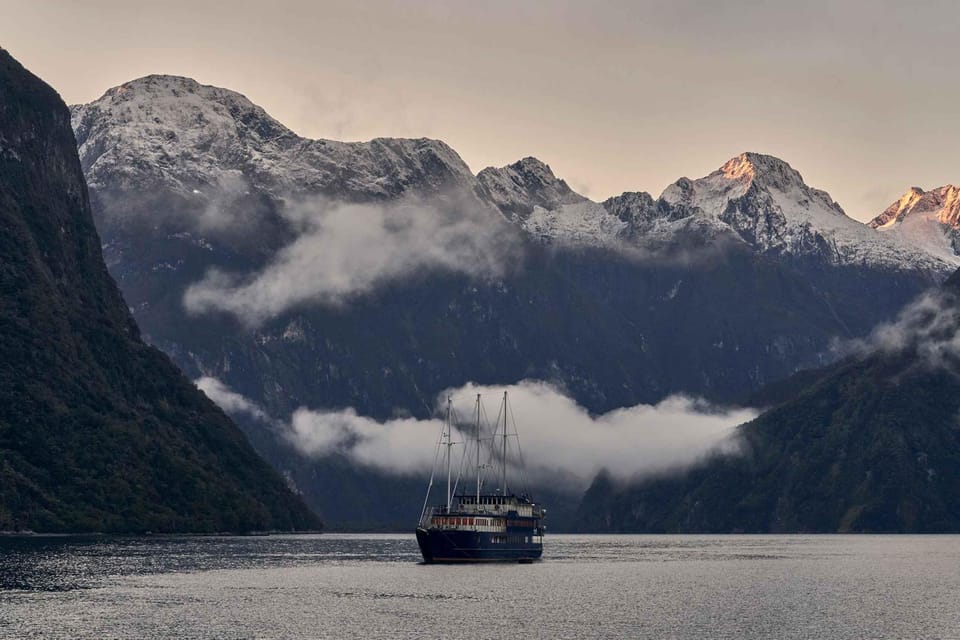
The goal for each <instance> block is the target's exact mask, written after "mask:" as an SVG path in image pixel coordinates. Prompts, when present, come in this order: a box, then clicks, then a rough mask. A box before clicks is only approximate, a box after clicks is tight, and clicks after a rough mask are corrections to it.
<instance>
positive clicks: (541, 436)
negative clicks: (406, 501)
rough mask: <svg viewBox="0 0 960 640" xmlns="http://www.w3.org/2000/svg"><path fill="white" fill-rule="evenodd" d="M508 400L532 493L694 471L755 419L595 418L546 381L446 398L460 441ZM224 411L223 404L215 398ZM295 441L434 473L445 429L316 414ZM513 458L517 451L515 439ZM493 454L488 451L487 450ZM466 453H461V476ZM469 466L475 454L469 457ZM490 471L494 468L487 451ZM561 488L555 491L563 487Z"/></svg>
mask: <svg viewBox="0 0 960 640" xmlns="http://www.w3.org/2000/svg"><path fill="white" fill-rule="evenodd" d="M204 384H205V385H206V386H207V387H208V388H213V389H215V395H216V396H217V397H222V398H225V400H226V403H227V404H225V405H224V404H221V406H223V407H224V409H225V410H227V411H231V410H232V409H231V408H230V407H235V408H236V409H233V410H238V411H243V412H245V413H247V414H249V415H253V416H254V417H257V418H258V419H261V420H269V418H268V417H266V416H265V414H263V412H262V411H261V410H259V409H258V408H256V406H255V405H253V406H254V409H253V410H251V409H250V405H251V404H252V403H249V401H246V404H244V403H241V402H238V401H237V400H236V398H234V397H233V396H234V395H236V394H233V395H230V394H224V393H222V389H221V388H219V387H216V386H214V385H211V384H210V383H209V382H207V383H204ZM504 390H506V391H507V392H508V394H509V397H510V407H511V413H512V416H511V420H510V421H509V423H508V424H509V425H510V429H509V432H512V431H513V418H514V417H515V419H516V426H517V429H518V431H519V434H520V444H521V447H522V451H523V456H524V459H525V462H526V475H527V478H526V480H527V481H528V482H529V483H530V484H531V485H534V486H544V485H551V486H557V485H563V486H564V487H566V488H576V489H583V488H585V487H586V485H587V484H588V483H589V482H590V480H591V479H592V478H593V476H594V475H595V474H596V473H597V472H598V471H599V470H600V469H607V470H608V471H610V473H611V474H613V475H614V476H615V477H619V478H623V479H629V478H632V477H635V476H642V475H649V474H652V473H657V472H663V471H667V470H671V469H676V468H682V467H685V466H688V465H690V464H693V463H694V462H696V461H697V460H699V459H701V458H702V457H703V456H704V455H706V454H707V453H710V452H715V451H721V452H726V453H734V452H736V451H737V450H738V441H737V439H736V437H735V433H734V430H735V427H736V426H737V425H739V424H741V423H743V422H746V421H748V420H751V419H753V418H754V417H756V415H757V412H756V411H755V410H754V409H746V408H738V409H723V410H720V409H716V408H714V407H711V406H709V405H708V404H706V403H705V402H703V401H700V400H696V399H693V398H689V397H685V396H671V397H669V398H667V399H665V400H663V401H662V402H659V403H657V404H655V405H637V406H634V407H629V408H624V409H617V410H614V411H610V412H608V413H605V414H602V415H599V416H593V415H590V413H589V412H588V411H586V410H585V409H584V408H583V407H581V406H579V405H578V404H577V403H576V402H575V401H574V400H573V399H571V398H570V397H568V396H566V395H565V394H564V393H563V392H562V391H561V390H560V389H558V388H557V387H555V386H553V385H551V384H548V383H545V382H540V381H523V382H520V383H518V384H515V385H508V386H506V387H502V386H498V387H493V386H478V385H474V384H468V385H466V386H464V387H461V388H459V389H452V390H450V391H448V392H445V393H443V394H441V397H440V399H439V401H438V403H439V402H445V400H444V399H445V398H447V397H448V396H449V397H451V398H452V400H453V402H454V408H455V413H456V414H457V416H458V417H459V418H460V424H461V425H462V426H461V427H460V428H458V429H456V430H455V431H454V440H455V441H457V442H460V443H465V442H467V443H469V442H470V441H471V440H472V439H473V432H472V429H473V424H474V420H475V418H474V417H473V416H475V409H474V402H475V398H476V395H477V394H478V393H479V394H481V396H482V397H483V402H484V406H485V413H486V414H487V415H486V419H485V420H484V421H482V422H481V424H482V429H483V431H482V434H483V436H484V437H487V438H489V436H490V433H491V432H492V429H493V427H492V423H493V422H494V421H495V420H496V414H497V411H498V406H499V403H500V399H501V398H502V395H503V391H504ZM211 397H212V398H213V399H214V400H215V401H217V402H220V401H219V400H218V399H217V397H213V396H211ZM285 425H286V432H287V434H288V437H289V439H290V441H291V442H292V443H293V444H294V445H295V446H296V447H297V448H298V449H299V450H300V451H302V452H303V453H304V454H305V455H310V456H316V457H320V456H324V455H328V454H332V453H340V454H343V455H346V456H348V457H349V458H351V459H352V460H354V461H355V462H356V463H357V464H362V465H366V466H371V467H376V468H379V469H382V470H385V471H388V472H393V473H428V472H429V470H430V468H431V465H432V464H433V462H434V460H435V451H436V447H435V445H436V442H437V439H438V436H439V433H440V430H441V428H442V421H441V420H439V419H428V420H419V419H415V418H400V419H393V420H386V421H383V422H380V421H377V420H373V419H371V418H368V417H364V416H360V415H358V414H357V413H356V411H354V410H353V409H345V410H338V411H315V410H310V409H306V408H300V409H298V410H297V411H295V412H294V413H293V415H292V416H291V418H290V421H289V423H285ZM510 442H511V447H510V452H509V456H510V457H511V458H514V457H515V456H516V455H517V453H516V448H515V447H516V445H515V444H513V442H514V440H513V439H511V441H510ZM487 446H488V445H487ZM463 452H464V446H463V444H461V445H460V446H457V447H456V449H455V456H456V457H455V460H456V462H455V467H456V468H459V465H460V458H461V456H462V455H463ZM467 452H468V454H469V455H470V456H471V457H470V460H471V461H472V460H473V459H474V458H473V456H475V455H476V454H475V453H474V452H475V449H474V450H472V451H471V450H470V449H467ZM482 459H483V460H484V461H485V462H486V461H490V460H495V457H494V458H491V454H489V453H487V452H486V451H485V452H484V453H483V454H482ZM558 488H559V487H558Z"/></svg>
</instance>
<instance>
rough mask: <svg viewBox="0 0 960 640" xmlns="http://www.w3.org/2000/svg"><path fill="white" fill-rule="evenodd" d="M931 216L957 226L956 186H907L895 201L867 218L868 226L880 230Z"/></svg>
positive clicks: (959, 210) (959, 189) (959, 212)
mask: <svg viewBox="0 0 960 640" xmlns="http://www.w3.org/2000/svg"><path fill="white" fill-rule="evenodd" d="M908 217H909V218H914V217H924V218H931V219H934V220H936V221H937V222H939V223H940V224H943V225H947V226H948V227H951V228H953V229H960V187H956V186H954V185H949V184H948V185H945V186H942V187H940V188H938V189H932V190H930V191H924V190H923V189H922V188H920V187H911V188H910V189H909V190H908V191H907V192H906V193H905V194H903V196H901V197H900V199H899V200H897V201H896V202H894V203H893V204H891V205H890V206H889V207H887V208H886V209H885V210H884V212H883V213H881V214H880V215H879V216H877V217H876V218H874V219H873V220H871V221H870V226H871V227H873V228H874V229H879V230H881V231H884V230H888V229H891V228H893V227H895V226H897V225H900V224H902V223H903V222H904V220H906V219H907V218H908Z"/></svg>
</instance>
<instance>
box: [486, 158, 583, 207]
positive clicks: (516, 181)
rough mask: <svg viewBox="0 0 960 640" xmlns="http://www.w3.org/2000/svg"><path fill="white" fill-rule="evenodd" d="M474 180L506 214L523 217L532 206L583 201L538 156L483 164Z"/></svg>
mask: <svg viewBox="0 0 960 640" xmlns="http://www.w3.org/2000/svg"><path fill="white" fill-rule="evenodd" d="M477 180H479V181H480V184H481V185H482V186H483V187H484V188H485V189H486V190H487V193H488V194H489V198H490V201H491V202H493V203H494V204H495V205H496V206H497V207H498V208H499V209H500V210H501V211H502V212H503V213H504V215H506V216H507V217H508V218H524V217H526V216H528V215H530V214H531V213H533V210H534V209H535V208H536V207H541V208H543V209H546V210H548V211H552V210H555V209H558V208H560V207H561V206H563V205H567V204H578V203H583V202H587V199H586V198H585V197H583V196H581V195H580V194H578V193H576V192H574V191H573V190H572V189H571V188H570V187H569V186H568V185H567V183H566V182H565V181H563V180H562V179H560V178H558V177H557V176H555V175H554V174H553V171H552V170H551V169H550V167H549V166H548V165H546V164H544V163H543V162H541V161H540V160H538V159H536V158H533V157H527V158H524V159H522V160H520V161H518V162H514V163H513V164H511V165H507V166H506V167H500V168H495V167H487V168H486V169H484V170H483V171H481V172H480V173H479V174H477Z"/></svg>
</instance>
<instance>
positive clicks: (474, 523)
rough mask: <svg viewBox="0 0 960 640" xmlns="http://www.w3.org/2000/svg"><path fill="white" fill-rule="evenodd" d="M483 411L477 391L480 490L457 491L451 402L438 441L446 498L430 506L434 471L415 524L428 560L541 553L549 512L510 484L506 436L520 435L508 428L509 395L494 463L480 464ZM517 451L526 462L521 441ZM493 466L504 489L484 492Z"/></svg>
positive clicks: (523, 558)
mask: <svg viewBox="0 0 960 640" xmlns="http://www.w3.org/2000/svg"><path fill="white" fill-rule="evenodd" d="M481 415H482V404H481V402H480V395H479V394H478V395H477V406H476V423H475V429H476V430H475V433H474V437H473V438H472V444H473V445H474V446H473V447H472V449H473V451H472V452H474V453H475V454H476V455H475V465H476V490H475V491H471V492H470V493H467V491H466V490H465V489H464V490H459V489H458V488H459V487H460V480H461V478H460V477H459V476H460V475H461V474H458V478H457V479H456V482H455V483H454V484H452V483H453V482H454V481H453V478H452V476H451V469H450V466H451V449H452V447H453V445H455V444H457V443H455V442H453V434H452V424H453V409H452V403H451V401H450V400H449V399H448V400H447V417H446V420H445V421H444V426H443V430H442V432H441V434H440V441H439V442H438V443H437V453H438V454H439V452H440V448H441V447H443V448H444V449H445V450H446V451H445V456H444V461H445V463H446V473H447V495H446V498H447V499H446V503H445V504H442V505H438V506H435V507H431V508H428V507H427V505H428V504H429V501H430V490H431V488H432V487H433V479H434V472H431V474H430V485H429V486H428V488H427V498H426V500H425V501H424V509H423V513H422V514H421V516H420V524H419V526H418V527H417V544H419V545H420V552H421V553H422V554H423V559H424V561H425V562H428V563H432V562H493V561H514V562H531V561H533V560H538V559H539V558H540V556H541V554H542V553H543V531H544V526H543V519H544V516H545V515H546V510H545V509H543V508H542V507H541V506H540V505H537V504H534V503H533V502H531V501H530V499H529V498H528V497H527V496H526V495H523V494H516V493H512V492H510V491H509V490H508V488H507V463H508V460H507V458H508V456H507V449H508V447H507V442H508V438H510V437H511V436H515V435H516V427H514V433H512V434H511V433H509V432H508V429H507V424H508V416H511V415H512V414H511V413H510V409H509V405H508V404H507V393H506V392H504V394H503V403H502V405H501V407H500V415H498V417H497V421H496V425H497V426H496V428H495V429H494V433H493V435H492V437H491V438H490V439H489V442H490V447H489V455H490V458H491V459H494V458H499V460H497V462H498V464H496V465H493V464H481V455H482V452H483V443H484V439H483V437H482V433H481V431H482V429H481ZM501 418H502V419H501ZM501 427H502V431H501ZM517 450H518V456H517V457H518V461H519V462H520V463H521V465H522V460H521V459H520V458H521V456H520V455H519V444H518V446H517ZM467 451H469V450H465V456H466V453H467ZM438 457H439V455H438ZM462 466H463V465H461V468H462ZM494 467H499V469H500V487H499V488H498V489H497V490H496V491H493V492H490V491H484V487H483V484H484V479H483V477H482V472H483V470H484V469H490V468H494ZM434 471H436V464H434Z"/></svg>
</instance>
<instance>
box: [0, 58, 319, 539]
mask: <svg viewBox="0 0 960 640" xmlns="http://www.w3.org/2000/svg"><path fill="white" fill-rule="evenodd" d="M0 229H2V232H0V530H24V529H31V530H37V531H111V532H126V531H144V530H151V531H158V532H159V531H170V532H172V531H250V530H272V529H280V530H292V529H306V528H316V527H318V526H319V522H318V521H317V520H316V518H315V516H313V515H312V514H311V513H310V512H309V511H308V510H307V509H306V507H305V506H304V504H303V503H302V501H301V500H300V499H299V498H298V497H297V496H295V495H294V494H293V493H291V492H290V490H289V489H288V488H287V487H286V485H285V483H284V482H283V480H282V479H281V478H280V476H279V475H278V474H277V473H276V472H274V471H273V470H272V469H271V468H270V467H269V466H268V465H267V464H266V463H265V462H263V461H262V460H261V459H260V458H259V457H258V456H257V455H256V454H255V452H254V451H253V449H252V448H251V447H250V445H249V444H248V443H247V441H246V439H245V438H244V436H243V435H242V433H241V432H240V431H239V430H238V429H237V428H236V426H235V425H233V424H232V423H231V421H230V420H229V419H228V418H227V417H226V416H225V415H224V414H223V412H222V411H220V409H218V408H217V407H216V406H215V405H214V404H213V403H212V402H211V401H209V400H208V399H207V398H206V397H205V396H204V395H203V394H202V393H201V392H200V391H198V390H197V389H196V388H195V387H194V386H193V385H192V384H191V383H190V381H189V380H187V379H186V378H185V377H184V376H183V375H182V374H181V373H180V372H179V371H178V370H177V369H176V367H174V366H173V364H172V363H171V362H170V360H169V359H168V358H167V357H166V356H165V355H163V354H162V353H161V352H160V351H158V350H157V349H155V348H153V347H150V346H147V345H145V344H144V343H143V342H142V341H141V339H140V336H139V332H138V330H137V326H136V324H135V322H134V320H133V318H132V317H131V315H130V313H129V311H128V309H127V307H126V305H125V304H124V302H123V298H122V297H121V295H120V292H119V290H118V289H117V287H116V285H115V284H114V282H113V280H112V279H111V277H110V275H109V273H108V272H107V268H106V265H105V264H104V262H103V258H102V255H101V250H100V242H99V238H98V235H97V231H96V229H95V228H94V223H93V218H92V215H91V212H90V206H89V202H88V198H87V188H86V184H85V183H84V178H83V173H82V171H81V167H80V162H79V159H78V157H77V151H76V143H75V139H74V135H73V132H72V130H71V127H70V113H69V111H68V109H67V107H66V105H64V104H63V102H62V101H61V100H60V98H59V96H58V95H57V94H56V92H54V91H53V90H52V89H51V88H50V87H48V86H47V85H45V84H44V83H43V82H42V81H40V80H39V79H37V78H36V77H34V76H33V75H31V74H30V73H29V72H27V71H26V70H24V69H23V67H22V66H20V64H19V63H17V62H16V61H15V60H14V59H13V58H12V57H11V56H10V54H9V53H7V52H6V51H4V50H0Z"/></svg>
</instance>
